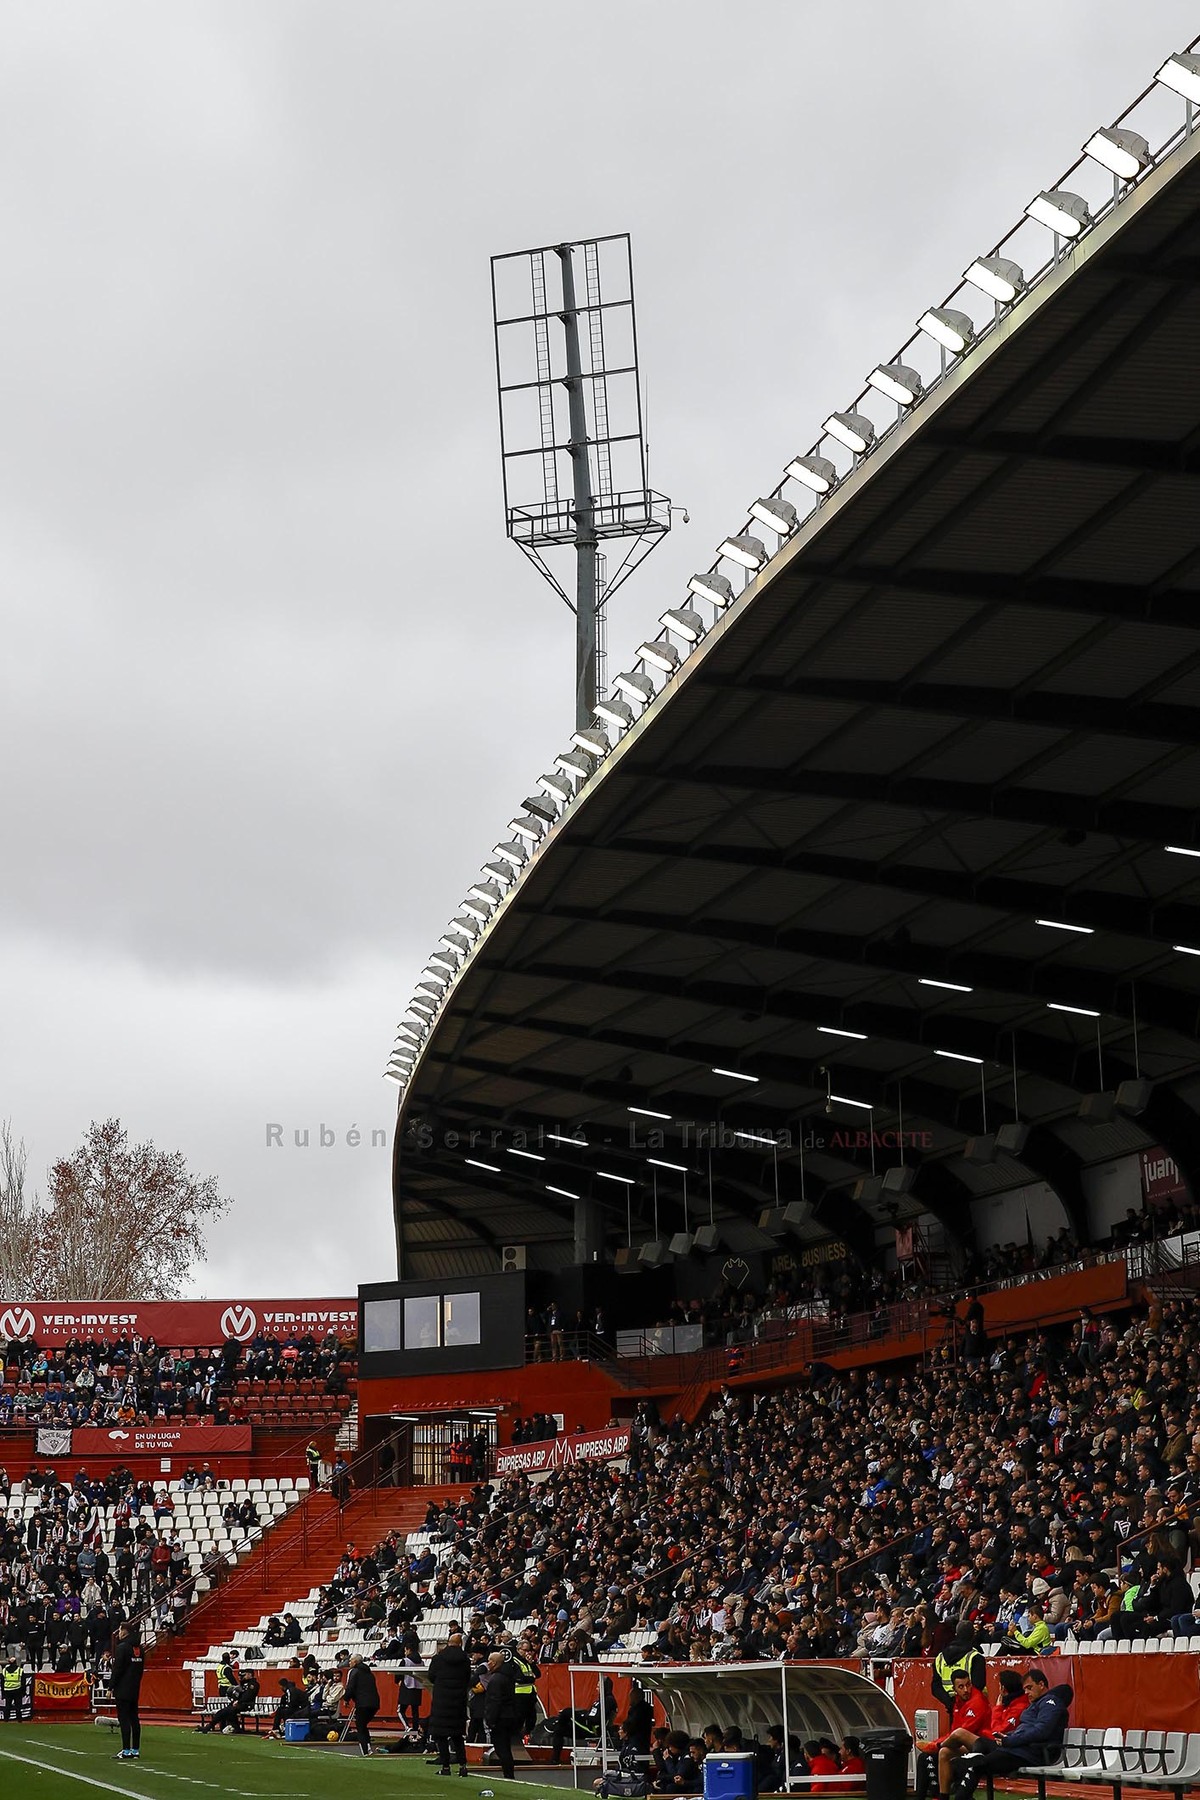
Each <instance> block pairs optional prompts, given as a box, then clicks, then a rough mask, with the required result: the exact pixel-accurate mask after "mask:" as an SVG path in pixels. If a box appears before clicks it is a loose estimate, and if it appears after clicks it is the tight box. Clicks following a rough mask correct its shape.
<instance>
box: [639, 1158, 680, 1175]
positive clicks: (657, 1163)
mask: <svg viewBox="0 0 1200 1800" xmlns="http://www.w3.org/2000/svg"><path fill="white" fill-rule="evenodd" d="M646 1161H647V1162H648V1163H653V1164H654V1167H655V1168H656V1169H672V1170H673V1171H674V1172H675V1174H676V1175H686V1174H687V1172H688V1170H687V1164H686V1163H672V1162H664V1161H663V1160H662V1158H661V1156H648V1157H647V1158H646Z"/></svg>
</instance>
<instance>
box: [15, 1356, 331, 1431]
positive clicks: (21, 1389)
mask: <svg viewBox="0 0 1200 1800" xmlns="http://www.w3.org/2000/svg"><path fill="white" fill-rule="evenodd" d="M346 1354H347V1352H346V1350H345V1349H344V1348H343V1346H342V1345H341V1344H340V1343H339V1341H338V1339H337V1337H336V1335H335V1334H333V1333H332V1332H331V1333H330V1334H329V1335H328V1336H327V1337H325V1338H324V1339H323V1340H322V1341H320V1342H318V1341H317V1340H316V1339H315V1338H314V1337H313V1336H312V1335H311V1334H305V1335H303V1336H290V1337H285V1338H280V1337H276V1336H267V1335H265V1334H263V1333H259V1334H258V1335H257V1336H256V1337H254V1338H253V1339H252V1340H251V1342H249V1343H248V1344H241V1343H239V1342H238V1340H237V1339H236V1338H233V1337H230V1338H226V1340H225V1342H224V1344H222V1345H220V1346H218V1347H216V1348H208V1349H203V1348H198V1349H186V1350H185V1349H170V1348H165V1347H163V1346H162V1345H159V1344H157V1343H155V1341H154V1339H153V1338H149V1337H147V1338H143V1337H140V1336H138V1335H136V1334H134V1335H131V1336H128V1337H121V1338H117V1339H113V1340H111V1341H102V1340H99V1339H95V1338H87V1339H84V1338H75V1339H72V1341H71V1342H70V1343H68V1344H65V1345H62V1346H60V1347H59V1348H56V1349H47V1348H44V1347H43V1346H41V1345H39V1344H38V1343H36V1342H35V1341H33V1340H26V1341H22V1342H16V1341H14V1342H11V1343H9V1344H7V1345H5V1346H4V1348H3V1355H2V1356H0V1368H2V1371H3V1376H4V1379H3V1383H2V1384H0V1430H3V1429H6V1428H10V1429H12V1428H25V1427H29V1426H34V1425H41V1426H53V1425H59V1426H64V1427H66V1426H70V1427H76V1426H93V1427H95V1426H104V1427H109V1426H114V1425H135V1424H137V1425H140V1424H150V1423H153V1422H154V1421H156V1420H163V1419H172V1418H180V1417H194V1418H196V1419H198V1420H203V1421H206V1422H210V1423H215V1424H218V1425H226V1424H237V1423H239V1422H240V1421H241V1420H242V1419H244V1418H245V1417H246V1416H247V1413H248V1410H249V1408H250V1406H251V1405H252V1403H253V1396H254V1394H255V1392H256V1391H261V1390H263V1389H265V1388H266V1386H267V1385H268V1384H270V1383H272V1382H276V1381H280V1382H282V1381H289V1380H290V1381H295V1382H311V1383H312V1384H313V1385H314V1387H315V1388H316V1389H319V1390H320V1392H321V1393H322V1394H325V1395H330V1396H337V1395H339V1394H342V1393H344V1392H345V1388H346V1380H345V1375H344V1373H343V1368H342V1362H343V1358H344V1357H345V1356H346Z"/></svg>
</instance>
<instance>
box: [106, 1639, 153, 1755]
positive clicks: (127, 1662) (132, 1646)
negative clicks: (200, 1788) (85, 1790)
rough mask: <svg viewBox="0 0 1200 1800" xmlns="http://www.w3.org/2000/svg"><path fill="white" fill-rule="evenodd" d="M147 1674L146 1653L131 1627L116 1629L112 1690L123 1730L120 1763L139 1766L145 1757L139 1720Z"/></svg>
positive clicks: (111, 1677)
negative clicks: (141, 1695)
mask: <svg viewBox="0 0 1200 1800" xmlns="http://www.w3.org/2000/svg"><path fill="white" fill-rule="evenodd" d="M145 1670H146V1652H145V1651H144V1650H143V1649H142V1646H141V1644H140V1643H139V1642H138V1638H137V1634H136V1631H135V1629H134V1627H133V1626H132V1625H120V1626H118V1628H117V1647H116V1649H115V1650H114V1651H113V1653H112V1674H111V1675H110V1676H109V1687H110V1688H111V1689H112V1697H113V1699H114V1700H115V1701H116V1703H117V1722H118V1724H119V1725H120V1727H121V1748H120V1749H119V1750H118V1751H117V1754H116V1758H115V1760H116V1761H117V1762H136V1761H137V1760H138V1758H139V1756H140V1755H141V1753H142V1721H141V1720H140V1719H139V1718H138V1695H139V1694H140V1693H141V1690H142V1676H143V1675H144V1674H145Z"/></svg>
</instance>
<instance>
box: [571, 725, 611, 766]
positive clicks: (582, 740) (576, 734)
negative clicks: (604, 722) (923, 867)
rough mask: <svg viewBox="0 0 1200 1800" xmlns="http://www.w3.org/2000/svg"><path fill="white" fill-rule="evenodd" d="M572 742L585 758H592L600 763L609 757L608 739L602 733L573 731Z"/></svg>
mask: <svg viewBox="0 0 1200 1800" xmlns="http://www.w3.org/2000/svg"><path fill="white" fill-rule="evenodd" d="M571 742H572V743H573V744H574V746H575V748H576V749H577V750H582V751H583V753H584V755H585V756H591V757H594V758H595V759H596V761H597V762H599V760H600V758H601V757H602V756H607V755H608V748H609V745H608V739H607V738H606V737H605V735H604V733H603V732H602V731H573V732H572V733H571Z"/></svg>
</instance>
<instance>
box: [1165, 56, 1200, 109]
mask: <svg viewBox="0 0 1200 1800" xmlns="http://www.w3.org/2000/svg"><path fill="white" fill-rule="evenodd" d="M1154 79H1155V81H1160V82H1161V83H1162V85H1163V87H1167V88H1170V89H1171V92H1172V93H1173V94H1180V95H1181V96H1182V97H1183V99H1185V100H1198V101H1200V56H1191V55H1189V54H1188V53H1187V52H1186V51H1184V50H1179V51H1177V52H1176V54H1175V55H1174V56H1168V58H1167V60H1166V62H1165V63H1164V64H1163V66H1162V68H1161V69H1160V70H1159V71H1158V74H1157V75H1156V76H1155V77H1154Z"/></svg>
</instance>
